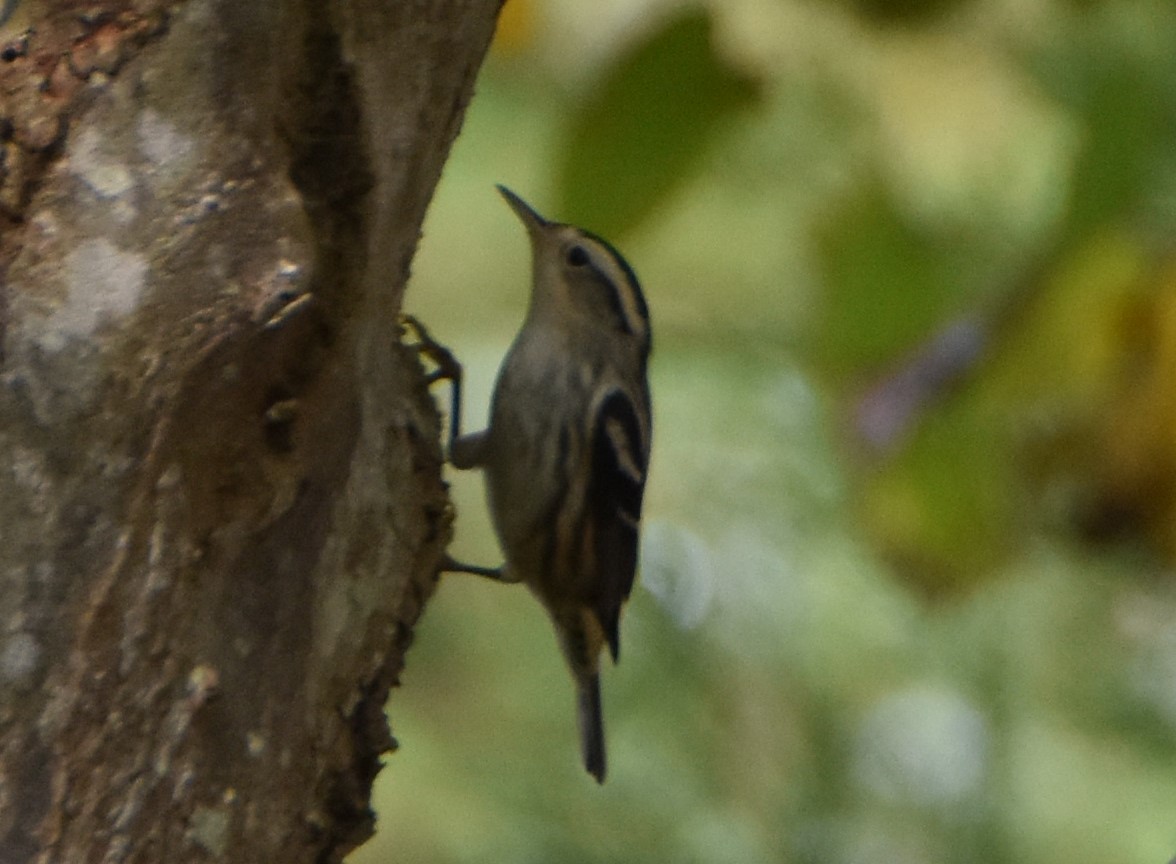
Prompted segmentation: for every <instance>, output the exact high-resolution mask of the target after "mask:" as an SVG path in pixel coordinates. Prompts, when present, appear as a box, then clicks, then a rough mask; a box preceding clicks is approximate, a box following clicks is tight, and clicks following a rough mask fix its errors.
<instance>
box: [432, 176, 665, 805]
mask: <svg viewBox="0 0 1176 864" xmlns="http://www.w3.org/2000/svg"><path fill="white" fill-rule="evenodd" d="M497 188H498V190H499V192H500V193H501V194H502V196H503V197H504V198H505V199H506V202H507V203H508V204H509V205H510V207H511V209H512V210H513V211H514V213H515V214H516V215H517V216H518V218H519V219H520V220H521V221H522V223H523V226H524V227H525V229H526V232H527V236H528V238H529V240H530V246H531V263H532V280H531V291H530V302H529V306H528V309H527V313H526V317H525V319H524V321H523V324H522V327H521V328H520V329H519V331H518V334H517V336H516V337H515V339H514V342H513V344H512V345H511V348H510V350H509V351H508V352H507V355H506V357H505V359H504V360H503V362H502V366H501V367H500V369H499V373H498V378H497V382H496V384H495V387H494V392H493V396H492V398H491V407H490V422H489V425H488V426H487V428H486V429H484V430H482V431H480V432H475V433H472V434H462V433H461V431H460V428H459V427H460V417H461V395H460V385H461V369H460V364H459V363H458V362H457V360H456V358H455V357H454V356H453V354H452V353H451V352H450V351H449V350H448V349H447V348H445V347H444V346H441V345H440V344H439V343H437V342H436V341H435V340H434V339H433V338H432V337H431V336H430V335H429V334H428V332H427V331H426V330H425V329H424V327H423V326H422V325H421V324H420V322H419V321H416V320H415V319H410V323H411V325H412V326H413V328H414V329H415V330H416V331H417V334H418V337H419V340H420V344H421V345H422V346H424V348H425V349H426V353H427V354H428V355H429V356H430V358H431V359H432V360H433V361H434V362H435V363H436V364H437V366H438V371H437V373H435V375H434V376H433V377H432V378H431V380H437V379H439V378H448V379H449V380H450V381H451V382H452V393H451V395H452V404H451V409H450V423H449V426H450V442H449V461H450V462H451V464H452V465H453V466H454V467H455V468H458V469H475V468H479V469H481V470H482V471H483V473H484V476H485V480H486V495H487V502H488V505H489V510H490V516H491V521H492V523H493V525H494V529H495V533H496V534H497V537H498V541H499V545H500V547H501V549H502V553H503V558H504V562H503V564H502V565H501V566H498V567H479V566H475V565H470V564H464V563H461V562H458V561H455V560H453V559H451V558H446V560H445V562H444V565H443V566H444V569H446V570H457V571H464V572H470V573H476V574H479V575H482V576H488V577H490V578H493V579H496V580H498V581H501V582H522V583H524V584H526V585H527V587H528V588H529V589H530V590H531V592H532V593H533V594H534V595H535V596H536V597H537V598H538V600H539V601H540V603H541V604H542V605H543V607H544V608H545V609H546V610H547V613H548V615H549V616H550V618H551V621H552V623H553V624H554V627H555V631H556V634H557V637H558V641H559V644H560V647H561V649H562V652H563V656H564V658H565V660H566V661H567V665H568V667H569V668H570V670H571V673H572V677H573V678H574V680H575V684H576V691H577V717H578V726H579V732H580V749H581V755H582V759H583V762H584V766H585V768H586V769H587V771H588V772H589V773H590V774H591V775H592V776H593V777H594V778H595V779H596V781H597V782H598V783H603V782H604V779H605V774H606V770H607V758H606V754H605V738H604V719H603V709H602V704H601V694H600V657H601V654H602V653H603V651H604V649H605V648H606V647H607V649H608V652H609V655H610V656H611V658H612V660H613V662H614V663H615V662H617V661H618V660H619V659H620V617H621V611H622V608H623V607H624V605H625V602H626V601H627V600H628V598H629V595H630V592H631V591H632V588H633V582H634V578H635V576H636V572H637V563H638V547H639V542H640V528H641V508H642V500H643V497H644V490H645V482H646V474H647V470H648V466H649V455H650V443H651V435H652V407H651V398H650V389H649V380H648V366H649V357H650V352H651V348H652V339H651V333H650V317H649V309H648V306H647V304H646V301H645V297H644V294H643V293H642V290H641V286H640V283H639V282H638V280H637V276H636V274H635V273H634V271H633V268H632V267H630V266H629V264H628V262H626V260H625V259H624V257H622V255H621V254H620V253H619V252H618V251H617V250H616V249H615V248H614V247H613V246H612V245H611V244H610V243H608V242H607V241H605V240H604V239H602V238H601V237H599V236H597V235H595V234H593V233H591V232H589V231H586V230H584V229H582V228H577V227H575V226H573V225H569V224H565V223H560V222H554V221H549V220H547V219H545V218H544V217H542V216H541V215H539V213H538V212H537V211H536V210H535V209H534V208H532V207H531V206H530V205H529V204H527V203H526V202H525V201H524V200H523V199H522V198H520V197H519V196H518V195H516V194H515V193H514V192H512V191H510V190H509V189H507V188H506V187H505V186H498V187H497Z"/></svg>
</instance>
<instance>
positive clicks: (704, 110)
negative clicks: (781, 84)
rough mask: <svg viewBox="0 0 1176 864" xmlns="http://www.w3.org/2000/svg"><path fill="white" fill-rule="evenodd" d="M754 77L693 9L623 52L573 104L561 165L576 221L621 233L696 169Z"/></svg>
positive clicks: (564, 207)
mask: <svg viewBox="0 0 1176 864" xmlns="http://www.w3.org/2000/svg"><path fill="white" fill-rule="evenodd" d="M755 96H756V87H755V86H754V84H753V83H752V82H751V81H750V80H749V79H747V78H745V77H743V76H741V75H739V74H737V73H736V72H734V71H733V70H731V69H728V68H727V67H726V66H725V65H724V64H723V63H722V62H721V60H720V59H719V58H718V57H717V56H716V55H715V53H714V51H713V49H712V47H711V41H710V19H709V17H708V16H707V14H706V12H705V11H703V10H692V11H690V12H689V13H688V14H686V15H683V16H682V17H680V18H677V19H674V20H671V21H670V22H669V23H667V24H666V25H665V26H664V27H663V28H662V29H660V30H658V31H656V32H655V33H654V34H653V35H652V36H651V37H650V38H649V39H648V40H646V41H644V42H642V43H640V44H639V45H637V46H635V47H634V48H633V50H632V51H630V52H629V53H628V54H625V55H623V56H621V57H620V59H618V60H617V62H616V63H615V64H614V65H613V67H612V68H611V69H610V70H608V71H607V72H606V73H605V75H604V77H603V79H602V80H601V81H600V83H599V84H598V86H597V88H596V89H595V91H594V92H592V93H590V94H589V95H588V96H587V97H586V99H585V100H584V102H583V103H582V104H581V105H580V106H579V107H578V108H575V109H573V111H572V113H571V118H570V120H569V123H568V126H567V129H566V135H565V140H566V145H565V146H564V148H563V151H562V162H561V164H560V165H559V167H558V170H557V182H558V186H559V201H560V206H559V208H558V210H559V212H560V213H561V214H566V215H565V217H564V218H566V219H568V221H570V222H574V223H576V224H579V225H584V226H586V227H590V228H591V229H592V230H594V231H598V232H600V233H601V234H604V235H605V236H608V237H617V236H620V235H621V234H623V233H624V232H625V231H626V230H628V229H629V228H631V227H633V226H634V225H635V224H637V223H638V222H640V221H641V220H642V219H643V218H645V217H646V216H648V215H649V213H650V212H651V211H652V210H654V209H655V208H656V207H657V206H658V205H659V204H661V203H662V202H663V201H664V200H665V199H666V198H667V197H668V196H669V195H670V193H672V192H673V191H674V189H675V188H676V187H677V186H678V185H679V184H681V183H683V182H684V181H685V180H687V179H688V178H689V176H690V174H691V172H692V171H694V170H695V169H696V168H697V167H698V165H699V164H700V162H701V161H702V157H703V156H704V155H705V153H706V149H707V146H708V144H709V143H710V141H711V139H712V138H713V136H714V134H715V133H716V131H718V129H719V128H720V127H721V125H722V124H723V122H724V120H726V119H727V118H728V117H729V116H730V115H732V114H733V113H734V112H735V111H737V110H738V109H740V108H742V107H744V106H746V105H748V104H750V103H751V102H752V101H753V100H754V98H755Z"/></svg>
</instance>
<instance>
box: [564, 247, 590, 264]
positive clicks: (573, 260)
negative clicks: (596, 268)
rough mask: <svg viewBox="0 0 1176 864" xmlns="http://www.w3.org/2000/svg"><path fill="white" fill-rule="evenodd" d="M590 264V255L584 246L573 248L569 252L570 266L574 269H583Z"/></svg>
mask: <svg viewBox="0 0 1176 864" xmlns="http://www.w3.org/2000/svg"><path fill="white" fill-rule="evenodd" d="M587 263H588V253H587V252H585V251H584V247H583V246H573V247H572V248H571V249H569V250H568V264H570V265H571V266H572V267H583V266H584V265H585V264H587Z"/></svg>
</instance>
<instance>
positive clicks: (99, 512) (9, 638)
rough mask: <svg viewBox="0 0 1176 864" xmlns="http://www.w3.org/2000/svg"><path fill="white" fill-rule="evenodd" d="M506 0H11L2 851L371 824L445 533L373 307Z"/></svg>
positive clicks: (0, 255)
mask: <svg viewBox="0 0 1176 864" xmlns="http://www.w3.org/2000/svg"><path fill="white" fill-rule="evenodd" d="M499 5H500V0H419V2H408V0H402V2H396V0H186V2H164V0H99V2H84V3H83V2H74V0H40V2H37V0H24V3H22V4H21V5H20V6H18V7H17V9H16V12H15V15H14V17H13V18H12V20H10V21H8V22H7V23H5V24H3V25H2V27H0V120H2V123H0V133H3V135H2V138H3V148H4V149H3V166H2V175H0V222H2V224H0V229H2V233H0V273H2V274H3V280H2V282H0V352H2V353H0V861H2V862H5V864H7V862H26V861H27V862H70V864H74V862H164V861H166V862H183V861H212V860H215V861H223V862H251V864H252V862H266V861H274V862H283V864H287V862H301V861H316V862H319V861H338V860H341V858H342V857H343V855H344V854H345V853H346V852H347V851H349V850H350V849H351V848H353V847H354V846H355V845H357V844H358V843H360V842H362V841H363V840H364V839H366V837H367V836H369V834H370V832H371V825H372V818H371V813H370V810H369V806H368V796H369V790H370V785H371V781H372V779H373V777H374V776H375V774H376V772H377V770H378V768H379V756H380V754H381V753H382V752H384V751H386V750H388V749H389V748H390V747H391V746H393V741H392V738H391V736H390V734H389V732H388V729H387V725H386V722H385V718H384V714H383V705H384V702H385V698H386V696H387V693H388V689H389V687H390V686H392V685H393V684H394V683H395V681H396V677H397V674H398V672H399V670H400V669H401V666H402V663H403V655H404V651H405V650H406V648H407V647H408V644H409V641H410V639H411V634H412V627H413V624H414V622H415V621H416V619H417V617H418V615H419V614H420V612H421V609H422V607H423V605H424V603H425V602H426V600H427V598H428V596H429V594H430V592H431V591H432V588H433V584H434V581H435V575H434V571H435V566H436V562H437V560H438V557H439V555H440V554H441V551H442V550H443V548H444V545H445V544H446V542H447V541H448V537H449V530H450V529H449V519H450V515H449V513H450V511H449V505H448V500H447V496H446V492H445V487H444V485H443V483H442V481H441V474H440V468H441V461H442V455H441V452H440V449H439V445H438V439H439V419H438V416H437V413H436V411H435V409H434V407H433V403H432V401H431V400H430V399H429V396H428V393H427V391H426V389H425V386H424V383H423V378H422V375H421V371H420V367H419V364H418V363H417V360H416V358H415V356H414V354H413V353H412V352H411V351H410V350H408V349H406V348H404V347H402V346H400V344H399V339H398V329H397V321H396V315H397V312H398V310H399V308H400V301H401V296H402V293H403V290H404V283H405V280H406V278H407V276H408V272H409V264H410V261H411V258H412V254H413V251H414V249H415V246H416V241H417V237H418V236H419V230H420V225H421V221H422V218H423V215H424V211H425V207H426V205H427V203H428V200H429V197H430V195H431V193H432V190H433V187H434V185H435V184H436V181H437V179H438V176H439V173H440V170H441V166H442V163H443V161H444V158H445V156H446V154H447V151H448V147H449V144H450V143H451V141H452V139H453V138H454V136H455V135H456V133H457V130H458V126H459V124H460V120H461V116H462V112H463V110H464V107H465V105H466V102H467V100H468V98H469V96H470V93H471V90H472V86H473V81H474V77H475V74H476V71H477V69H478V66H479V64H480V62H481V60H482V57H483V55H484V52H485V50H486V47H487V45H488V43H489V40H490V37H491V34H492V31H493V26H494V19H495V16H496V13H497V10H498V6H499ZM25 27H27V28H29V29H28V30H27V32H26V31H25V30H24V28H25Z"/></svg>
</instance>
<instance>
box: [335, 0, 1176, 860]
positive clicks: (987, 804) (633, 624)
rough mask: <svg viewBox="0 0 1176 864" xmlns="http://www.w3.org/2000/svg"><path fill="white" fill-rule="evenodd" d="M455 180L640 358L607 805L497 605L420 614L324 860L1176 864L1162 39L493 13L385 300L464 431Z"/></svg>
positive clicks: (732, 12) (464, 232)
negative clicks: (625, 598)
mask: <svg viewBox="0 0 1176 864" xmlns="http://www.w3.org/2000/svg"><path fill="white" fill-rule="evenodd" d="M496 182H501V183H504V184H506V185H508V186H510V187H511V188H513V189H514V190H515V191H517V192H518V193H519V194H521V195H522V196H523V197H525V198H527V199H528V200H529V201H530V202H531V203H533V204H534V205H535V206H536V207H537V208H538V209H539V210H540V211H541V212H543V213H544V214H545V215H548V216H549V217H552V218H555V219H558V220H561V221H568V222H573V223H576V224H581V225H583V226H584V227H587V228H589V229H591V230H593V231H595V232H597V233H599V234H602V235H604V236H606V237H608V238H610V239H611V240H613V241H614V242H615V243H616V245H617V246H618V247H620V248H621V249H622V250H624V252H625V254H626V257H628V258H629V260H630V261H631V262H632V263H633V265H634V267H635V268H636V270H637V272H638V273H639V274H640V276H641V278H642V282H643V284H644V287H645V291H646V295H647V297H648V300H649V304H650V307H651V310H652V314H653V317H654V326H655V336H654V359H653V365H652V381H653V390H654V407H655V440H654V450H653V466H652V469H651V480H650V486H649V490H648V494H647V498H646V502H647V504H646V520H645V540H644V546H643V550H642V572H641V576H640V581H639V583H638V587H637V589H636V590H635V592H634V597H633V600H632V603H631V604H630V606H629V609H628V611H627V613H626V616H625V618H624V620H623V627H622V641H623V644H624V650H623V652H622V654H623V662H622V663H621V664H620V665H619V666H618V667H616V668H608V669H606V672H605V678H604V698H605V708H606V716H607V732H608V743H609V755H610V773H609V779H608V782H607V783H606V784H605V785H604V786H603V787H602V788H598V787H597V786H596V785H595V784H594V783H593V782H592V781H591V779H590V778H589V777H588V776H587V775H586V774H585V773H584V772H583V770H582V768H581V767H580V764H579V760H578V749H577V743H576V729H575V722H574V714H573V691H572V686H571V682H570V679H569V677H568V675H567V673H566V672H565V670H564V668H563V665H562V661H561V658H560V656H559V653H558V651H557V649H556V646H555V640H554V637H553V635H552V633H551V630H550V627H549V625H548V622H547V620H546V618H545V616H544V614H543V612H542V610H541V609H540V607H539V606H538V604H537V603H536V602H535V601H534V600H533V599H532V598H531V597H530V596H529V594H528V593H527V592H526V591H525V590H524V589H523V588H521V587H517V586H516V587H511V586H501V585H495V584H492V583H490V582H488V581H485V580H479V579H477V578H474V577H465V576H446V577H445V578H444V579H443V581H442V583H441V585H440V588H439V590H438V593H437V595H436V597H435V598H434V600H433V602H432V603H431V605H430V606H429V607H428V610H427V613H426V615H425V617H424V619H423V620H422V621H421V624H420V626H419V629H418V634H417V641H416V644H415V645H414V647H413V649H412V651H411V652H410V654H409V661H408V668H407V670H406V671H405V673H404V676H403V686H402V687H401V688H400V689H399V690H397V691H396V692H395V693H394V694H393V697H392V700H391V702H390V704H389V712H390V716H391V720H392V724H393V731H394V733H395V734H396V736H397V738H398V739H399V741H400V743H401V745H402V746H401V749H400V750H399V752H397V753H396V754H394V755H392V756H391V757H389V760H388V767H387V768H386V769H385V771H384V773H383V774H382V775H381V777H380V779H379V783H378V789H377V793H376V801H375V804H376V808H377V810H378V813H379V818H380V823H379V824H380V829H379V833H378V835H377V836H376V838H375V839H374V840H373V841H372V842H371V843H369V844H368V845H367V846H365V847H364V848H363V849H362V850H360V851H358V852H357V853H355V854H354V855H353V856H351V858H350V859H349V860H350V862H352V864H377V862H385V861H398V862H400V861H404V862H407V861H412V862H418V861H425V862H501V861H511V862H553V861H558V862H596V861H630V862H645V861H648V862H667V861H669V862H717V864H722V862H732V864H735V862H739V864H747V862H813V864H841V862H845V864H850V862H863V864H864V862H870V864H885V862H896V864H897V862H902V864H921V862H928V864H930V862H985V864H1001V862H1033V864H1107V862H1116V864H1163V862H1166V861H1168V860H1169V858H1171V857H1172V856H1173V855H1174V854H1176V579H1174V578H1173V576H1174V571H1173V565H1174V562H1176V254H1174V253H1176V244H1174V243H1173V237H1174V236H1176V235H1174V232H1173V229H1174V227H1176V4H1173V3H1172V2H1170V0H1139V2H1136V0H1106V2H1100V0H901V2H887V0H840V2H834V0H829V2H816V0H809V2H800V0H712V2H709V3H705V2H682V0H593V2H577V0H530V2H525V0H510V2H508V3H507V4H506V7H505V10H504V12H503V19H502V21H501V25H500V29H499V34H498V39H497V42H496V44H495V47H494V49H493V51H492V54H491V57H490V59H489V61H488V62H487V64H486V66H485V68H484V70H483V72H482V74H481V78H480V80H479V86H478V92H477V95H476V97H475V99H474V101H473V104H472V107H471V108H470V111H469V114H468V116H467V119H466V123H465V129H464V131H463V133H462V135H461V137H460V138H459V140H458V142H457V144H456V147H455V149H454V152H453V158H452V159H451V161H450V162H449V164H448V166H447V168H446V173H445V177H444V179H443V181H442V183H441V185H440V187H439V189H438V191H437V196H436V198H435V200H434V202H433V205H432V208H431V210H430V214H429V217H428V221H427V223H426V226H425V233H424V238H423V240H422V242H421V247H420V253H419V255H418V256H417V259H416V262H415V264H414V275H413V280H412V283H411V285H410V289H409V293H408V295H407V299H406V308H407V309H408V311H411V312H414V313H416V314H417V315H419V316H420V317H421V318H422V319H424V320H425V321H426V322H427V323H428V324H429V326H430V327H431V329H432V331H433V333H434V335H435V336H437V337H438V338H439V339H440V340H442V341H443V342H445V343H447V344H449V345H450V346H451V347H452V348H453V349H454V350H455V352H456V353H457V354H458V356H459V357H460V358H461V359H462V360H463V361H464V363H465V368H466V372H467V381H468V387H467V391H466V418H467V426H468V428H469V429H471V430H472V429H474V428H480V426H481V425H482V424H483V422H484V418H485V415H486V407H487V402H488V398H489V392H490V388H491V386H492V384H493V379H494V376H495V373H496V371H497V368H498V364H499V362H500V360H501V358H502V355H503V353H504V352H505V350H506V348H507V346H508V344H509V342H510V340H511V338H512V337H513V335H514V332H515V329H516V328H517V326H518V324H519V322H520V320H521V317H522V314H523V311H524V308H525V304H526V296H527V290H528V285H529V272H528V271H529V259H528V253H527V245H526V239H525V235H524V233H523V231H522V230H521V228H520V226H519V224H518V222H517V220H515V218H514V217H513V216H512V214H511V213H510V211H509V209H508V208H507V207H505V206H504V204H503V202H502V201H501V200H500V198H499V197H498V195H497V194H496V193H495V192H494V189H493V184H494V183H496ZM437 396H438V399H439V404H446V403H445V399H446V398H447V394H446V393H444V392H442V391H440V389H439V390H438V393H437ZM452 480H453V489H454V495H455V500H456V503H457V507H458V522H457V526H458V536H457V540H456V543H455V546H454V549H453V552H454V554H455V555H456V556H458V557H461V558H464V559H467V560H471V561H476V562H483V563H487V564H490V563H497V561H498V560H500V559H499V553H498V551H497V549H496V547H495V543H494V540H493V537H492V534H491V532H490V529H489V523H488V521H487V517H486V514H485V506H484V503H483V500H482V487H481V482H480V478H478V477H477V476H463V475H460V474H457V473H454V474H453V476H452Z"/></svg>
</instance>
